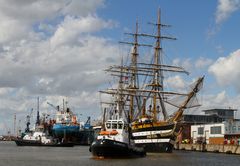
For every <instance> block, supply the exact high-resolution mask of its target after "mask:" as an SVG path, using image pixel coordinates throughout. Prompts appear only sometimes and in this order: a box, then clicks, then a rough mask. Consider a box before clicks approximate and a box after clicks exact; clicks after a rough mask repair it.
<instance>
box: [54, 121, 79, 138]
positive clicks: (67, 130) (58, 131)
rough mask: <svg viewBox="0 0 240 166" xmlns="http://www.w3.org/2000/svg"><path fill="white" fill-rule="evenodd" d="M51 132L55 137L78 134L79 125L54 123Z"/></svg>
mask: <svg viewBox="0 0 240 166" xmlns="http://www.w3.org/2000/svg"><path fill="white" fill-rule="evenodd" d="M52 132H53V134H54V136H56V137H60V138H63V137H72V136H75V135H77V134H78V132H79V126H77V125H76V126H74V125H69V126H68V125H64V124H54V125H53V128H52Z"/></svg>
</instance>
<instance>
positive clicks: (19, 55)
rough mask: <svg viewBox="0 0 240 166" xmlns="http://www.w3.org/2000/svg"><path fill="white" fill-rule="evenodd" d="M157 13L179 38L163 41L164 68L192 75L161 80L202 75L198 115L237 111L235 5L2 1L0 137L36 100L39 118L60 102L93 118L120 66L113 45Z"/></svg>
mask: <svg viewBox="0 0 240 166" xmlns="http://www.w3.org/2000/svg"><path fill="white" fill-rule="evenodd" d="M46 6H47V7H46ZM158 8H160V9H161V19H162V22H163V23H165V24H170V25H172V27H171V28H168V29H164V31H163V34H166V35H171V36H174V37H176V38H177V40H176V41H164V43H163V48H164V55H165V56H166V59H167V60H168V63H170V64H177V65H180V66H183V67H185V68H186V69H187V70H188V71H190V73H191V74H190V76H189V77H186V76H182V75H177V76H175V77H169V78H166V80H167V81H168V82H169V83H170V85H171V86H173V87H177V88H183V87H186V86H187V85H188V84H189V83H191V82H192V80H194V79H196V78H197V77H199V76H202V75H205V82H204V89H203V91H202V93H201V96H202V97H201V104H202V107H201V108H200V110H201V109H208V108H229V107H231V108H235V109H239V108H240V104H239V103H240V94H239V93H240V84H239V81H240V70H239V68H240V67H239V66H240V48H239V47H240V46H239V42H238V40H239V37H240V31H239V29H240V24H239V20H240V12H239V11H240V0H211V1H209V0H202V1H193V0H181V1H179V0H168V1H167V0H149V1H147V0H130V1H129V0H58V1H57V0H56V1H48V0H41V1H35V0H29V1H24V0H11V1H9V0H0V20H1V22H0V59H1V60H0V66H1V67H0V134H1V133H6V131H7V130H11V132H12V128H13V115H14V114H15V113H16V115H17V121H18V123H19V125H20V126H23V125H24V122H25V116H26V115H27V114H28V113H29V110H31V108H34V113H36V101H37V100H36V99H37V96H40V108H41V110H42V112H49V111H51V108H50V107H49V106H48V105H47V104H46V102H47V101H48V102H50V103H53V104H55V105H58V104H61V103H62V99H63V98H65V99H66V100H68V101H69V102H68V103H69V105H70V107H72V109H73V110H74V111H75V112H76V113H77V114H79V115H80V114H82V116H81V119H82V120H85V119H86V117H87V116H88V115H91V116H92V118H93V119H96V118H98V117H99V116H100V115H101V111H100V106H99V93H98V91H99V90H100V89H102V88H103V86H104V85H106V82H107V81H106V80H107V79H108V77H107V76H106V75H105V73H104V72H103V69H105V68H106V67H107V66H109V65H110V64H113V63H115V64H118V63H119V57H120V54H121V53H122V52H121V51H120V50H119V48H120V47H119V44H118V41H120V40H124V39H130V38H129V37H126V36H125V35H124V33H125V32H132V31H134V29H135V23H136V20H138V22H139V29H140V31H141V32H152V29H153V28H152V26H150V25H148V24H147V23H148V22H153V21H155V20H156V17H157V10H158ZM125 51H128V50H125ZM173 82H177V83H178V84H173ZM239 115H240V114H239ZM239 117H240V116H239ZM19 120H20V121H21V122H20V121H19Z"/></svg>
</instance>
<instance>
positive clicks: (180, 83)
mask: <svg viewBox="0 0 240 166" xmlns="http://www.w3.org/2000/svg"><path fill="white" fill-rule="evenodd" d="M165 82H166V85H167V86H168V87H169V88H174V89H184V88H186V83H185V81H184V80H183V78H182V77H180V76H179V75H176V76H173V77H168V78H166V79H165Z"/></svg>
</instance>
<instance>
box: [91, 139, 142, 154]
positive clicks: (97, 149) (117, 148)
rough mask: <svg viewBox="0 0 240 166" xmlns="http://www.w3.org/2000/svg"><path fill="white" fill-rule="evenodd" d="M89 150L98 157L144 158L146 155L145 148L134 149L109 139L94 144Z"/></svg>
mask: <svg viewBox="0 0 240 166" xmlns="http://www.w3.org/2000/svg"><path fill="white" fill-rule="evenodd" d="M89 150H90V152H92V154H93V156H96V157H138V156H139V157H143V156H145V155H146V152H145V151H144V149H143V148H136V147H135V148H132V147H129V146H128V144H126V143H122V142H118V141H113V140H108V139H102V140H97V141H95V142H93V143H92V145H91V146H90V149H89Z"/></svg>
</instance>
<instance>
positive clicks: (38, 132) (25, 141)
mask: <svg viewBox="0 0 240 166" xmlns="http://www.w3.org/2000/svg"><path fill="white" fill-rule="evenodd" d="M15 143H16V145H17V146H51V147H73V146H74V144H73V143H69V142H59V141H58V140H57V139H54V138H53V137H51V136H49V135H47V134H46V133H45V132H44V127H43V126H42V125H40V126H38V127H37V128H36V129H35V131H34V132H33V133H28V134H26V135H25V136H24V137H23V138H17V139H16V140H15Z"/></svg>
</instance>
